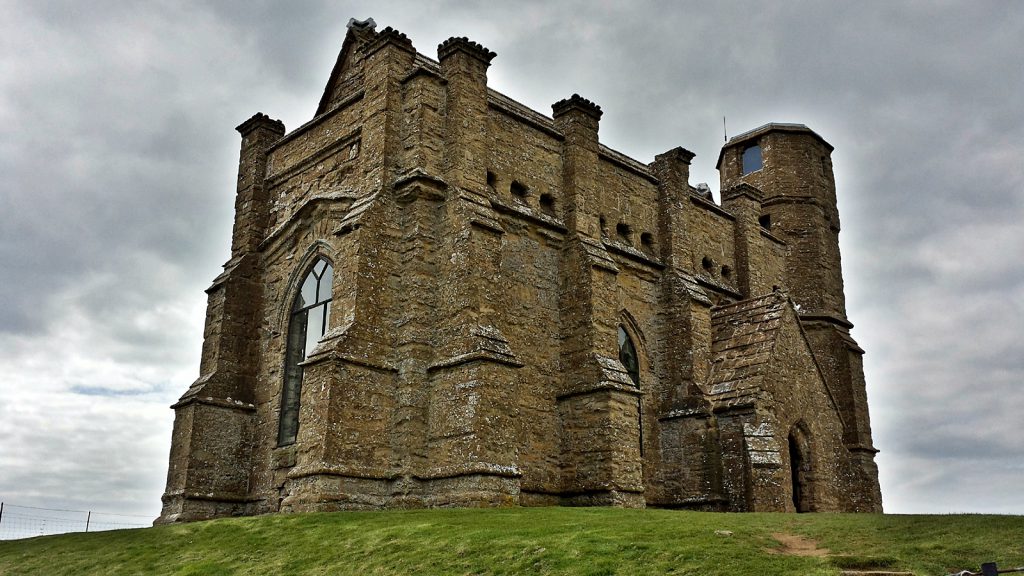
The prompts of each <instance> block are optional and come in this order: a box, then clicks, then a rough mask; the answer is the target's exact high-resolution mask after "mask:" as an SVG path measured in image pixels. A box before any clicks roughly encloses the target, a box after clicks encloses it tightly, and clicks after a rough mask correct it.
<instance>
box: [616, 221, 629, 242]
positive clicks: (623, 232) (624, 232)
mask: <svg viewBox="0 0 1024 576" xmlns="http://www.w3.org/2000/svg"><path fill="white" fill-rule="evenodd" d="M615 233H616V234H618V235H619V238H621V239H623V240H625V241H626V242H629V243H632V241H633V240H632V235H633V230H632V229H630V227H629V224H626V223H625V222H619V223H618V224H616V225H615Z"/></svg>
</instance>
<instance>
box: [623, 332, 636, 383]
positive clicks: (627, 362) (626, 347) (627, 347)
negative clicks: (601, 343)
mask: <svg viewBox="0 0 1024 576" xmlns="http://www.w3.org/2000/svg"><path fill="white" fill-rule="evenodd" d="M619 362H621V363H622V366H623V367H624V368H625V369H626V373H627V374H629V378H630V380H632V381H633V385H634V386H637V387H639V386H640V359H639V357H637V355H636V346H634V345H633V339H632V338H630V337H629V333H628V332H626V329H625V328H623V327H622V326H619Z"/></svg>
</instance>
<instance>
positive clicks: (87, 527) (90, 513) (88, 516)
mask: <svg viewBox="0 0 1024 576" xmlns="http://www.w3.org/2000/svg"><path fill="white" fill-rule="evenodd" d="M91 519H92V510H89V514H88V515H87V516H86V517H85V531H86V532H88V531H89V520H91Z"/></svg>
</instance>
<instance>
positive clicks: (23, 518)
mask: <svg viewBox="0 0 1024 576" xmlns="http://www.w3.org/2000/svg"><path fill="white" fill-rule="evenodd" d="M143 519H149V520H150V521H148V522H147V521H146V520H143ZM151 525H152V516H143V515H140V514H114V513H112V512H97V511H95V510H66V509H61V508H41V507H38V506H20V505H18V504H11V503H9V502H0V540H17V539H19V538H33V537H35V536H49V535H51V534H64V533H66V532H100V531H103V530H123V529H127V528H145V527H148V526H151Z"/></svg>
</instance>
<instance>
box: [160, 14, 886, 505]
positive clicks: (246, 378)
mask: <svg viewBox="0 0 1024 576" xmlns="http://www.w3.org/2000/svg"><path fill="white" fill-rule="evenodd" d="M494 56H495V55H494V53H493V52H490V51H489V50H487V49H486V48H484V47H483V46H480V45H479V44H476V43H474V42H471V41H469V40H468V39H465V38H452V39H450V40H448V41H446V42H445V43H443V44H442V45H441V46H439V47H438V53H437V59H436V60H434V59H432V58H430V57H427V56H424V55H422V54H419V53H417V52H416V50H415V49H414V48H413V45H412V42H411V41H410V40H409V39H408V38H406V37H405V36H404V35H403V34H401V33H399V32H397V31H395V30H392V29H390V28H388V29H385V30H383V31H380V32H377V31H376V30H375V28H374V26H373V25H371V24H370V23H359V22H353V23H352V24H350V30H349V34H348V36H347V37H346V39H345V42H344V44H343V46H342V50H341V53H340V54H339V57H338V61H337V64H336V66H335V68H334V71H333V72H332V74H331V78H330V79H329V80H328V83H327V87H326V89H325V91H324V96H323V98H322V99H321V102H320V106H319V107H318V109H317V115H316V117H315V118H313V119H312V120H311V121H310V122H308V123H307V124H305V125H303V126H301V127H299V128H298V129H296V130H294V131H293V132H291V133H289V134H287V135H285V130H284V126H283V125H281V124H280V123H279V122H276V121H272V120H270V119H269V118H267V117H266V116H263V115H257V116H254V117H253V119H251V120H250V121H248V122H247V123H245V124H243V125H242V126H240V127H239V131H240V132H241V133H242V135H243V145H242V153H241V158H240V167H239V186H238V192H237V196H236V197H237V202H236V224H235V233H234V236H233V241H232V259H231V260H230V261H229V262H228V264H227V265H226V266H225V272H224V274H222V275H221V276H220V277H219V278H218V279H217V280H216V281H215V282H214V285H213V286H212V287H211V289H210V291H209V293H210V300H209V306H208V310H207V323H206V332H205V334H204V337H205V341H204V350H203V362H202V366H201V368H200V371H201V377H200V379H199V380H197V382H196V383H195V384H193V386H192V387H191V388H190V389H189V391H188V392H186V394H185V395H184V396H183V397H182V400H181V401H180V402H179V403H178V404H176V405H175V409H176V411H177V412H176V421H175V431H174V436H173V444H172V449H171V457H170V469H169V473H168V488H167V492H166V493H165V495H164V502H165V507H164V512H163V514H162V515H161V518H160V520H159V521H161V522H171V521H181V520H193V519H198V518H206V517H214V516H223V515H233V514H253V513H266V512H276V511H286V512H293V511H304V510H335V509H353V508H357V509H358V508H361V509H373V508H381V507H409V506H452V505H458V506H478V505H488V506H500V505H511V504H522V505H552V504H573V505H620V506H645V505H657V506H673V507H690V508H698V509H727V510H794V509H798V508H802V509H814V510H878V509H880V496H879V494H878V489H877V470H876V469H875V468H874V462H873V456H874V449H873V448H872V446H871V438H870V427H869V424H868V419H867V402H866V398H865V396H864V385H863V374H862V369H861V366H860V354H861V353H862V351H860V349H859V347H857V346H856V343H855V342H854V341H853V340H852V338H851V337H850V335H849V329H850V327H851V326H852V325H850V324H849V322H848V320H846V317H845V307H844V302H843V291H842V276H841V270H840V263H839V254H838V242H837V234H838V231H839V224H838V215H837V213H836V211H835V186H834V182H833V180H832V174H831V161H830V160H829V157H828V156H829V153H830V152H831V147H830V146H829V145H828V144H827V143H825V142H824V140H822V139H821V138H820V136H818V135H817V134H814V133H813V132H811V131H810V130H809V129H807V128H806V127H802V126H795V125H768V126H766V127H763V128H761V129H759V130H757V131H753V132H751V133H748V134H745V135H741V137H738V138H735V139H733V140H732V141H730V142H729V143H727V145H726V147H725V148H723V152H722V155H721V156H720V158H719V168H720V169H721V171H722V190H723V192H722V198H723V202H722V204H721V205H718V204H716V203H715V202H714V201H713V200H712V199H711V198H710V197H708V196H706V195H703V194H702V193H700V191H698V190H696V189H695V188H692V187H691V186H690V184H689V182H688V171H689V163H690V161H691V160H692V158H693V154H692V153H691V152H688V151H686V150H685V149H682V148H675V149H673V150H670V151H668V152H666V153H665V154H662V155H659V156H658V157H657V158H656V159H655V161H654V162H652V163H651V164H649V165H645V164H642V163H640V162H638V161H636V160H634V159H632V158H629V157H627V156H625V155H623V154H621V153H619V152H616V151H615V150H612V149H610V148H608V147H606V146H604V145H602V144H601V143H600V142H599V137H598V132H599V125H600V119H601V115H602V113H601V109H600V107H599V106H597V105H596V104H594V103H593V102H590V101H588V100H586V99H585V98H582V97H580V96H577V95H573V96H572V97H570V98H566V99H565V100H562V101H559V102H557V103H555V104H554V105H553V106H552V112H553V113H552V115H551V116H550V117H549V116H546V115H544V114H541V113H538V112H536V111H533V110H530V109H529V108H527V107H525V106H523V105H522V104H520V103H518V102H515V101H513V100H511V99H509V98H508V97H506V96H504V95H502V94H500V93H498V92H496V91H494V90H493V89H491V88H489V87H488V86H487V70H488V67H489V66H490V62H491V60H492V59H493V58H494ZM752 143H753V144H757V145H759V146H761V150H762V153H763V157H764V166H763V167H762V168H761V169H759V170H757V171H755V172H752V173H748V174H743V173H742V154H743V151H744V150H745V149H746V148H747V147H748V146H750V145H752ZM815 170H817V172H815ZM320 259H324V260H326V261H328V262H329V263H330V264H331V265H332V266H333V271H334V272H333V277H332V284H331V286H332V292H331V298H332V299H331V303H330V320H329V323H328V325H327V331H326V333H325V334H324V336H323V338H322V339H321V340H320V342H319V343H318V344H317V345H316V346H315V349H313V350H309V351H307V353H308V356H307V357H306V358H305V360H304V361H302V362H301V363H300V364H299V365H298V367H293V368H292V369H301V373H302V380H301V394H300V409H299V425H298V436H297V439H296V440H295V442H294V443H285V444H284V445H279V439H278V427H279V422H280V419H281V406H282V401H283V397H282V390H283V384H282V383H283V381H284V380H285V362H286V356H287V354H286V352H287V347H288V336H289V329H290V320H291V315H292V310H293V303H294V302H295V301H296V300H295V299H296V294H297V293H298V291H299V286H300V285H301V284H302V282H303V279H304V278H305V276H306V275H307V273H308V272H309V270H310V268H311V267H312V266H313V264H314V263H315V262H316V261H318V260H320ZM786 294H789V295H790V296H786ZM790 297H791V298H792V300H790V299H789V298H790ZM794 302H795V304H794ZM737 307H738V308H737ZM764 307H767V308H764ZM762 308H763V309H764V310H769V309H770V313H768V312H766V313H765V314H767V316H765V315H763V314H762V315H761V316H758V315H757V314H755V313H754V312H749V311H751V310H753V311H757V310H762ZM736 310H742V311H746V312H744V314H746V316H743V315H740V316H737V315H736V314H735V311H736ZM758 314H760V313H758ZM739 325H744V326H749V327H751V328H750V329H751V330H753V333H756V334H761V336H759V337H758V338H760V339H757V340H756V341H757V342H759V343H760V344H758V346H760V347H759V348H757V349H756V353H757V354H758V355H759V356H758V358H759V360H758V361H757V362H755V363H754V364H751V365H744V366H740V365H739V364H737V363H738V362H743V361H745V360H744V358H746V357H741V356H737V352H736V351H737V350H739V349H740V348H742V347H745V346H746V347H749V346H750V345H751V344H750V343H749V342H746V341H745V340H744V343H737V342H739V341H738V340H735V338H736V335H735V333H736V330H735V328H736V326H739ZM620 331H621V332H622V333H623V334H626V335H627V336H628V338H629V340H630V341H631V342H632V344H633V345H634V347H635V349H636V355H637V367H636V373H631V368H630V367H629V366H627V365H626V364H624V363H623V362H622V361H620V342H619V334H620ZM756 334H755V335H756ZM744 337H745V338H748V339H749V338H752V337H753V336H744ZM737 347H739V348H737ZM743 349H746V348H743ZM755 364H756V366H759V367H760V368H758V369H757V370H754V369H753V368H751V367H750V366H753V365H755ZM741 368H742V370H741ZM744 371H745V372H744ZM740 372H742V373H743V374H746V376H744V377H743V378H742V379H741V380H742V385H740V384H737V383H736V382H738V381H733V380H735V379H733V380H730V379H729V378H731V376H729V377H726V375H735V374H739V373H740ZM755 372H756V374H755ZM634 378H636V380H634ZM794 450H796V452H794V453H795V454H796V456H794V457H792V458H796V459H798V460H799V462H798V464H799V465H796V466H791V465H790V462H791V460H792V458H791V456H792V455H791V452H793V451H794ZM793 461H796V460H793ZM798 476H799V478H798V481H794V480H793V478H797V477H798ZM794 487H797V490H798V491H800V490H803V491H804V492H805V493H804V492H802V493H801V494H802V495H801V494H798V495H797V497H796V498H794V495H793V491H794Z"/></svg>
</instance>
